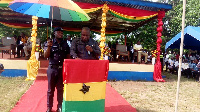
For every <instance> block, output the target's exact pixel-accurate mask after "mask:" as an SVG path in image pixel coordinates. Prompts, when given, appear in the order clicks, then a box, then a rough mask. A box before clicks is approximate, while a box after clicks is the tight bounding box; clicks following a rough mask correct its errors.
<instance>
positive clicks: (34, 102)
mask: <svg viewBox="0 0 200 112" xmlns="http://www.w3.org/2000/svg"><path fill="white" fill-rule="evenodd" d="M46 102H47V80H46V77H41V76H40V77H38V78H37V80H36V81H35V82H34V84H33V85H32V86H31V87H30V88H29V90H28V91H27V92H26V93H25V94H24V95H23V96H22V97H21V99H20V100H19V101H18V102H17V104H16V105H15V107H14V108H13V109H12V110H11V111H10V112H45V111H46ZM56 107H57V101H56V94H55V96H54V106H53V111H54V112H55V111H56ZM105 112H136V109H135V108H133V107H131V105H130V104H129V103H128V102H127V101H126V100H125V99H124V98H123V97H122V96H121V95H120V94H118V93H117V92H116V91H115V90H114V89H113V88H112V87H111V86H110V85H109V84H107V86H106V99H105Z"/></svg>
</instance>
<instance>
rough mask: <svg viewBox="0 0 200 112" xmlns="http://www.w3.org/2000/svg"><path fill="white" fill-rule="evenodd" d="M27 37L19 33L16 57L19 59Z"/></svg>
mask: <svg viewBox="0 0 200 112" xmlns="http://www.w3.org/2000/svg"><path fill="white" fill-rule="evenodd" d="M27 40H28V37H27V36H26V35H25V34H24V33H23V32H22V33H21V41H20V42H19V43H18V45H17V57H16V58H20V51H21V50H23V47H24V44H25V43H26V42H27Z"/></svg>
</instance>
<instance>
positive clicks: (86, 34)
mask: <svg viewBox="0 0 200 112" xmlns="http://www.w3.org/2000/svg"><path fill="white" fill-rule="evenodd" d="M89 38H90V31H88V30H82V32H81V40H82V41H84V42H87V41H88V40H89Z"/></svg>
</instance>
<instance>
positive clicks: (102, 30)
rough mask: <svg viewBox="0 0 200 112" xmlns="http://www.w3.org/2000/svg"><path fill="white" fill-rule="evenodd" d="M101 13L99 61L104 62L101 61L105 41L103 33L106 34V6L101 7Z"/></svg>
mask: <svg viewBox="0 0 200 112" xmlns="http://www.w3.org/2000/svg"><path fill="white" fill-rule="evenodd" d="M102 10H103V13H102V19H101V20H102V23H101V39H100V41H101V42H100V45H99V47H100V48H101V57H100V60H104V59H103V52H104V47H105V41H106V38H105V32H106V13H107V12H108V10H109V7H108V6H107V4H104V5H103V8H102Z"/></svg>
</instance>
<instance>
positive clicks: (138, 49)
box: [133, 41, 148, 63]
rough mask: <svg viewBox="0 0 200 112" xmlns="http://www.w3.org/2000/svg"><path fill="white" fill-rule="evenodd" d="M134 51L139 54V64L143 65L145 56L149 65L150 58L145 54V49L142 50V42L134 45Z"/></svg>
mask: <svg viewBox="0 0 200 112" xmlns="http://www.w3.org/2000/svg"><path fill="white" fill-rule="evenodd" d="M133 48H134V50H135V51H136V52H135V53H138V54H137V56H138V57H137V61H138V63H141V55H144V56H145V63H147V57H148V54H147V53H145V52H143V48H142V45H141V44H140V41H138V42H137V44H135V45H134V47H133Z"/></svg>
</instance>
